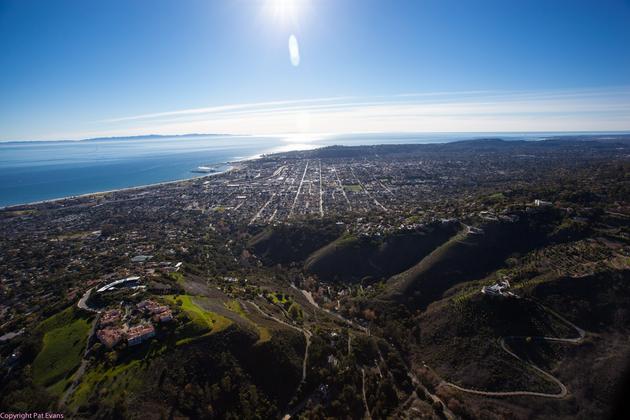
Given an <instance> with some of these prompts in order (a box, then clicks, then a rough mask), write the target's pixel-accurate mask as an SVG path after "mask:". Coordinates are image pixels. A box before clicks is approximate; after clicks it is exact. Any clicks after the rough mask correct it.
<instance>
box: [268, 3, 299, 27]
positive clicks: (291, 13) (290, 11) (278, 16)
mask: <svg viewBox="0 0 630 420" xmlns="http://www.w3.org/2000/svg"><path fill="white" fill-rule="evenodd" d="M305 1H306V0H265V9H266V12H267V15H269V16H270V17H271V18H272V19H273V21H274V22H280V23H283V24H294V25H297V24H298V23H299V22H298V21H299V19H300V15H301V13H302V12H303V10H304V2H305Z"/></svg>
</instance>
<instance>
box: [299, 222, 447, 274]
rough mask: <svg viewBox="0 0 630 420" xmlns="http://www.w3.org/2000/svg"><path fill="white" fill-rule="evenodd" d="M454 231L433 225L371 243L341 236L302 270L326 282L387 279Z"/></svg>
mask: <svg viewBox="0 0 630 420" xmlns="http://www.w3.org/2000/svg"><path fill="white" fill-rule="evenodd" d="M455 231H456V227H455V226H434V227H433V228H432V229H431V230H429V231H427V232H405V233H398V234H392V235H389V236H387V237H384V238H379V237H375V238H374V239H373V240H372V239H370V238H358V237H356V236H352V235H344V236H343V237H341V238H339V239H337V240H336V241H334V242H332V243H330V244H328V245H326V246H325V247H323V248H321V249H319V250H317V251H316V252H314V253H313V254H311V255H310V256H309V257H308V259H307V260H306V262H305V265H304V267H305V269H306V271H308V272H311V273H314V274H317V275H318V276H319V277H320V278H325V279H327V280H329V279H332V278H335V277H338V278H339V279H340V280H356V279H360V278H362V277H365V276H368V275H369V276H372V277H376V278H378V277H382V276H386V277H388V276H391V275H393V274H396V273H399V272H401V271H403V270H406V269H408V268H409V267H411V266H413V265H414V264H416V263H418V261H420V260H421V259H422V258H423V257H425V256H426V255H427V254H429V253H430V252H431V251H432V250H434V249H435V248H436V247H438V246H440V245H441V244H442V243H444V242H445V241H447V240H448V239H449V238H450V237H451V236H452V235H453V234H454V233H455Z"/></svg>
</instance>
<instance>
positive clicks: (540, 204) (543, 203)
mask: <svg viewBox="0 0 630 420" xmlns="http://www.w3.org/2000/svg"><path fill="white" fill-rule="evenodd" d="M551 204H552V203H551V202H550V201H543V200H538V199H536V200H534V205H535V206H536V207H547V206H551Z"/></svg>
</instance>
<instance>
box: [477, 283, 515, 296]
mask: <svg viewBox="0 0 630 420" xmlns="http://www.w3.org/2000/svg"><path fill="white" fill-rule="evenodd" d="M509 288H510V282H509V281H508V280H502V281H500V282H499V283H496V284H493V285H492V286H483V287H482V288H481V293H483V294H484V295H488V296H502V297H509V296H516V295H515V294H514V293H512V292H509V291H507V289H509Z"/></svg>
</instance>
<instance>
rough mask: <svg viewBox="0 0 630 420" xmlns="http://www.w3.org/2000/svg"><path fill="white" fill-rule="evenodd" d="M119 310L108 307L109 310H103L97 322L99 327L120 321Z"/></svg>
mask: <svg viewBox="0 0 630 420" xmlns="http://www.w3.org/2000/svg"><path fill="white" fill-rule="evenodd" d="M120 316H121V312H120V311H119V310H118V309H110V310H109V311H105V312H103V314H101V318H100V319H99V321H98V323H99V325H100V326H101V327H104V326H107V325H113V324H115V323H116V322H118V321H120Z"/></svg>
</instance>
